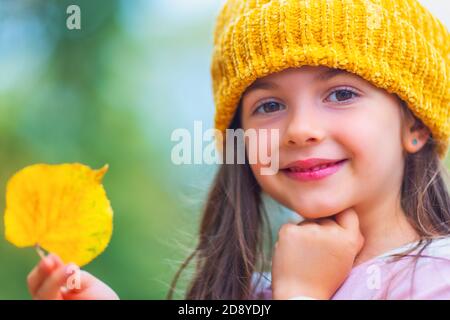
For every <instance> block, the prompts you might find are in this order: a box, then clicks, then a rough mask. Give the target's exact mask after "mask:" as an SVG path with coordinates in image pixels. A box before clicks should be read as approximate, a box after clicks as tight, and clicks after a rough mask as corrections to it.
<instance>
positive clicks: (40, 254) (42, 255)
mask: <svg viewBox="0 0 450 320" xmlns="http://www.w3.org/2000/svg"><path fill="white" fill-rule="evenodd" d="M34 248H35V249H36V252H37V254H38V255H39V257H41V259H45V252H44V250H42V248H41V247H40V246H39V243H36V245H35V246H34Z"/></svg>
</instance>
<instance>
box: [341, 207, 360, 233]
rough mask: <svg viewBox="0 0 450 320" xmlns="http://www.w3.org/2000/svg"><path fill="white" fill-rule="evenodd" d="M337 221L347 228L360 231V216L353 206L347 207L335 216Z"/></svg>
mask: <svg viewBox="0 0 450 320" xmlns="http://www.w3.org/2000/svg"><path fill="white" fill-rule="evenodd" d="M335 219H336V222H337V223H338V225H340V226H341V227H342V228H344V229H345V230H349V231H353V232H359V218H358V214H357V213H356V211H355V210H354V209H352V208H349V209H346V210H344V211H342V212H340V213H338V214H337V215H336V216H335Z"/></svg>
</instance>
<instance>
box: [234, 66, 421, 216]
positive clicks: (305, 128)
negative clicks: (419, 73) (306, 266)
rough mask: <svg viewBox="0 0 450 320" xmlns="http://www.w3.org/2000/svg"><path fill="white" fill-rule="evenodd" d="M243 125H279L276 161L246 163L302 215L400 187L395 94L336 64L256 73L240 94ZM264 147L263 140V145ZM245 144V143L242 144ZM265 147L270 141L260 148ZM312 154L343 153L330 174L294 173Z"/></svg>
mask: <svg viewBox="0 0 450 320" xmlns="http://www.w3.org/2000/svg"><path fill="white" fill-rule="evenodd" d="M241 123H242V127H243V129H244V130H247V129H250V128H253V129H256V131H257V132H258V129H269V130H270V129H279V142H276V141H270V139H268V140H267V144H269V145H270V144H275V145H276V144H279V146H278V152H279V168H280V170H279V171H278V172H277V173H276V174H274V175H261V170H260V169H261V168H262V167H267V165H263V164H261V161H258V163H256V164H250V166H251V168H252V171H253V173H254V175H255V177H256V179H257V181H258V182H259V184H260V185H261V187H262V189H263V190H264V191H265V192H266V193H268V194H269V195H270V196H272V197H273V198H274V199H276V200H277V201H278V202H280V203H281V204H283V205H285V206H286V207H288V208H290V209H292V210H294V211H296V212H297V213H299V214H301V215H302V216H303V217H305V218H309V219H315V218H321V217H327V216H331V215H334V214H336V213H338V212H340V211H342V210H345V209H347V208H350V207H353V206H355V205H358V204H360V205H361V204H368V203H376V202H380V201H382V199H383V198H384V195H386V194H391V195H392V192H396V193H398V192H399V191H400V186H401V181H402V177H403V163H404V153H403V145H404V144H405V143H408V142H406V141H409V139H411V140H412V139H413V138H412V137H411V136H409V134H410V133H408V132H409V130H407V129H406V128H407V127H406V126H405V125H404V120H403V116H402V112H401V107H400V103H399V100H398V98H397V97H396V96H395V95H394V94H389V93H388V92H387V91H385V90H383V89H379V88H377V87H375V86H374V85H372V84H371V83H369V82H368V81H366V80H364V79H362V78H361V77H359V76H357V75H354V74H352V73H348V72H345V71H342V70H338V69H330V68H327V67H323V66H319V67H313V66H303V67H301V68H296V69H292V68H291V69H286V70H284V71H282V72H279V73H276V74H271V75H269V76H267V77H264V78H260V79H258V80H257V81H255V82H254V83H253V84H252V85H251V86H250V87H249V88H247V90H246V92H245V93H244V95H243V97H242V112H241ZM268 148H269V147H268ZM248 150H249V149H247V152H248ZM266 150H268V149H266ZM310 158H322V159H332V160H344V159H346V161H344V162H343V163H341V165H340V166H339V167H338V170H337V171H336V172H334V173H333V174H331V175H328V176H324V177H322V178H320V179H315V180H304V179H303V178H302V177H304V176H308V174H302V173H295V172H292V171H293V170H294V171H295V170H298V169H299V166H298V163H297V165H296V164H293V162H295V161H298V160H305V159H310Z"/></svg>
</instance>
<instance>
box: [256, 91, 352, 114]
mask: <svg viewBox="0 0 450 320" xmlns="http://www.w3.org/2000/svg"><path fill="white" fill-rule="evenodd" d="M339 91H347V92H350V93H351V94H353V95H354V96H355V97H356V98H357V97H360V94H359V93H358V92H356V91H355V90H354V89H353V88H350V87H340V88H336V89H334V90H333V91H331V92H330V93H329V94H328V95H327V98H328V97H329V96H331V95H332V94H333V93H336V92H339ZM350 100H352V99H348V100H345V101H341V102H335V103H337V104H346V103H347V102H348V101H350ZM272 102H275V103H278V104H280V105H281V103H279V102H277V101H275V100H267V101H263V102H261V103H259V104H258V106H257V107H256V108H255V110H254V112H253V113H258V110H260V109H261V108H262V107H264V105H266V104H268V103H272ZM274 112H276V111H274ZM261 113H263V114H264V113H272V112H261Z"/></svg>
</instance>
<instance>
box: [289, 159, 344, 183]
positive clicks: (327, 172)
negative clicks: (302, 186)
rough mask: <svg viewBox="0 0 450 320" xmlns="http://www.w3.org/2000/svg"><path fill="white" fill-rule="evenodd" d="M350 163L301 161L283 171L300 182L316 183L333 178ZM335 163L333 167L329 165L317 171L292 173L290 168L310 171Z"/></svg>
mask: <svg viewBox="0 0 450 320" xmlns="http://www.w3.org/2000/svg"><path fill="white" fill-rule="evenodd" d="M347 162H348V159H341V160H339V159H316V158H315V159H307V160H300V161H296V162H293V163H291V164H290V165H288V166H287V167H285V168H284V169H282V170H281V171H282V172H283V173H284V174H286V175H287V176H288V177H289V178H292V179H295V180H300V181H315V180H320V179H323V178H326V177H328V176H331V175H332V174H334V173H336V172H338V171H339V169H341V168H342V167H343V166H344V164H346V163H347ZM329 163H333V164H332V165H329V166H327V167H325V168H323V169H319V170H315V171H303V172H302V171H292V170H291V169H290V168H292V167H295V168H301V169H308V168H312V167H314V166H317V165H322V164H329Z"/></svg>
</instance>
